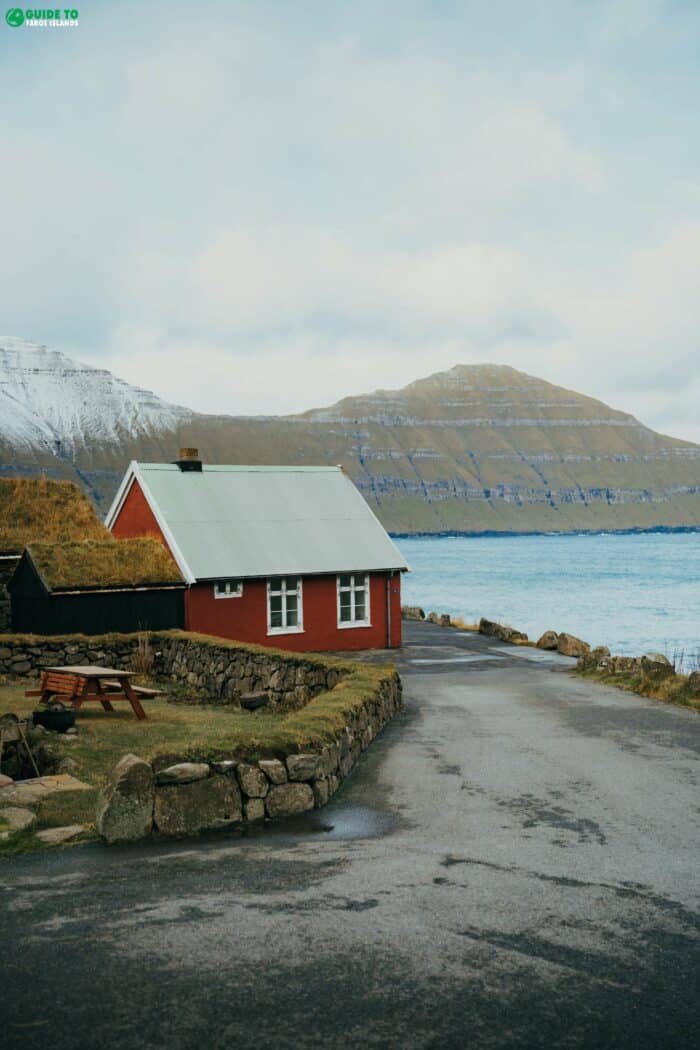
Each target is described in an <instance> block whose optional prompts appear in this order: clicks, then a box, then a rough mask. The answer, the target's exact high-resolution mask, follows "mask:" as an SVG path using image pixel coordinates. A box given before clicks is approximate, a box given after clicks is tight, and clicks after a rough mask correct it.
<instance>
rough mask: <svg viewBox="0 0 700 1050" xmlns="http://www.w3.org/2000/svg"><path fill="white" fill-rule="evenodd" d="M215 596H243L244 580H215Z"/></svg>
mask: <svg viewBox="0 0 700 1050" xmlns="http://www.w3.org/2000/svg"><path fill="white" fill-rule="evenodd" d="M214 597H215V598H217V599H219V598H242V597H243V581H242V580H215V582H214Z"/></svg>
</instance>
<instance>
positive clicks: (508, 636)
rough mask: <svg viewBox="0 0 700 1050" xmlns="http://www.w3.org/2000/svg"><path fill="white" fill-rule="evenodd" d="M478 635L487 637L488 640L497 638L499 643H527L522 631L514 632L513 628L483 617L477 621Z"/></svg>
mask: <svg viewBox="0 0 700 1050" xmlns="http://www.w3.org/2000/svg"><path fill="white" fill-rule="evenodd" d="M479 634H485V635H488V636H489V637H490V638H498V640H499V641H501V642H527V641H528V637H527V635H526V634H525V633H524V632H523V631H516V630H515V628H514V627H509V626H508V625H507V624H503V623H496V622H495V620H487V619H486V617H485V616H482V617H481V619H480V620H479Z"/></svg>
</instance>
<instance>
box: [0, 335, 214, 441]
mask: <svg viewBox="0 0 700 1050" xmlns="http://www.w3.org/2000/svg"><path fill="white" fill-rule="evenodd" d="M192 416H193V413H192V412H191V411H189V409H186V408H181V407H180V406H178V405H171V404H168V402H166V401H161V399H160V398H158V397H156V395H155V394H152V393H151V392H150V390H141V389H140V388H139V387H135V386H131V385H130V384H129V383H125V382H124V381H123V380H121V379H117V378H116V377H115V376H113V375H112V374H111V373H110V372H107V371H106V370H105V369H102V368H91V367H90V366H89V365H83V364H79V363H78V362H77V361H72V360H71V359H70V358H69V357H66V356H65V354H62V353H59V352H58V351H57V350H49V349H48V348H47V347H45V346H39V345H38V344H36V343H30V342H27V341H26V340H25V339H17V338H14V337H12V336H0V442H4V443H5V444H7V445H9V446H10V447H13V448H16V449H21V448H25V449H37V450H41V451H46V452H51V453H53V454H55V455H59V456H60V455H68V456H70V455H71V454H72V453H73V452H75V450H76V449H78V448H80V447H81V446H82V447H88V448H89V447H90V446H92V445H94V444H96V443H100V444H101V443H121V442H123V441H125V440H128V439H130V438H131V439H138V438H140V437H143V436H151V435H156V434H158V433H160V432H162V431H172V430H173V429H174V428H175V427H176V426H177V425H178V424H179V423H181V422H183V421H185V420H189V419H191V418H192Z"/></svg>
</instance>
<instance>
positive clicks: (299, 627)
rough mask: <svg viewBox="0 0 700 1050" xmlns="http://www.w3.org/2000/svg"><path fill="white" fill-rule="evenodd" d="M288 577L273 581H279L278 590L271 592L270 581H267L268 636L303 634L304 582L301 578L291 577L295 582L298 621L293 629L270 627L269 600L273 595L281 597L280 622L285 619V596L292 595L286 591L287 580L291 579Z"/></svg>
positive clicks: (280, 577) (270, 609) (270, 612)
mask: <svg viewBox="0 0 700 1050" xmlns="http://www.w3.org/2000/svg"><path fill="white" fill-rule="evenodd" d="M291 578H292V577H290V576H279V577H275V579H279V580H280V581H281V582H280V589H279V590H275V591H273V590H272V584H271V581H270V580H268V581H267V633H268V634H303V633H304V581H303V579H302V577H301V576H293V578H294V579H296V581H297V586H296V596H297V620H298V621H299V622H298V623H297V624H296V626H294V627H287V626H285V625H283V626H282V627H273V626H272V608H271V605H270V598H271V596H272V595H273V594H279V595H281V597H282V620H283V621H284V620H286V619H287V602H286V598H287V594H288V593H293V592H288V591H287V580H288V579H291Z"/></svg>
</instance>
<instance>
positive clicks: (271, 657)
mask: <svg viewBox="0 0 700 1050" xmlns="http://www.w3.org/2000/svg"><path fill="white" fill-rule="evenodd" d="M140 637H141V638H143V636H139V635H105V636H96V637H90V638H87V637H81V636H77V635H71V636H69V637H51V638H39V637H34V636H29V635H7V636H3V637H2V638H1V639H0V674H1V675H7V676H9V677H28V676H38V675H39V673H40V672H41V670H42V669H43V668H45V667H47V666H51V665H61V664H97V665H101V666H108V667H116V668H123V669H131V668H133V667H134V666H135V664H136V662H137V660H138V658H139V642H140ZM148 637H149V641H150V645H151V649H152V653H153V668H152V673H153V674H154V675H155V676H156V677H170V678H171V679H172V680H173V681H174V682H176V683H178V684H180V685H183V686H184V687H185V688H184V695H185V696H186V698H187V699H188V700H189V701H190V702H194V703H197V702H202V703H214V704H228V705H236V704H238V703H240V701H241V699H242V698H243V699H245V697H246V695H249V694H250V693H267V694H268V696H269V704H270V705H271V706H272V707H273V708H275V707H276V708H278V709H285V710H286V709H295V708H297V707H302V706H304V705H305V704H307V703H309V702H312V701H313V698H314V697H315V696H317V695H318V694H320V693H326V692H329V691H330V690H332V689H334V688H335V686H336V685H337V684H338V682H339V681H340V680H341V679H342V678H343V677H345V676H347V675H349V674H351V673H352V665H348V664H345V665H343V664H342V663H339V662H338V661H331V660H326V659H324V658H323V657H320V656H308V655H307V654H299V653H284V652H279V651H276V650H264V649H261V648H260V647H256V646H246V645H236V644H235V643H230V642H223V641H219V640H218V639H215V638H207V637H204V636H200V635H190V634H187V633H186V632H184V631H182V632H180V631H172V632H155V633H152V634H150V635H149V636H148ZM367 690H368V691H367V695H366V696H364V697H363V698H362V699H361V700H359V701H357V700H356V701H354V702H353V704H352V705H351V708H350V709H349V710H348V712H347V714H346V716H345V725H344V726H343V727H342V729H341V730H340V731H339V732H338V734H337V735H336V736H335V738H334V739H332V740H328V741H326V742H324V743H323V744H322V745H319V748H318V750H315V751H309V752H308V753H303V754H292V753H290V754H275V755H267V756H264V757H260V755H259V754H257V755H254V756H253V755H247V756H246V755H241V754H240V753H236V754H231V755H230V756H226V755H223V756H219V757H218V759H217V761H189V760H186V761H185V760H182V757H178V756H173V755H170V756H168V755H162V756H161V757H160V758H158V757H157V758H155V759H153V761H152V762H145V761H144V760H142V759H141V758H139V757H138V756H136V755H125V756H124V757H123V758H122V759H121V760H120V761H119V762H118V763H117V765H116V766H115V768H114V769H113V770H112V773H111V775H110V777H109V779H108V783H107V785H106V787H105V788H104V790H103V791H102V793H101V795H100V801H99V804H98V812H97V826H98V830H99V831H100V833H101V834H102V836H103V838H104V839H105V840H106V841H107V842H127V841H132V840H136V839H141V838H145V837H147V836H150V835H158V834H160V835H176V836H177V835H192V834H196V833H198V832H200V831H205V830H211V829H214V828H219V827H223V826H227V825H238V824H240V825H245V824H252V823H255V822H258V821H261V820H266V819H267V820H274V819H278V818H281V817H289V816H293V815H295V814H298V813H304V812H306V811H307V810H311V809H314V808H320V807H321V806H325V805H326V803H327V802H328V800H329V799H330V798H332V796H333V795H334V794H335V792H336V791H337V790H338V788H339V787H340V785H341V783H342V782H343V780H345V778H346V777H347V776H348V775H349V773H350V772H351V771H352V769H353V768H354V766H355V764H356V762H357V760H358V759H359V757H360V755H361V754H362V752H363V751H364V750H365V749H366V748H367V747H369V745H370V743H371V742H372V740H373V739H374V738H375V736H376V735H377V733H379V732H380V730H381V729H382V728H383V726H384V725H385V724H386V723H387V722H388V721H389V719H390V718H392V717H393V716H394V715H395V714H396V713H397V711H399V710H401V708H402V697H401V679H400V678H399V676H398V674H397V673H396V671H393V670H391V669H387V671H386V672H385V673H384V674H382V676H381V677H380V678H378V679H377V680H376V683H375V685H374V686H372V687H370V686H368V687H367Z"/></svg>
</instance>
